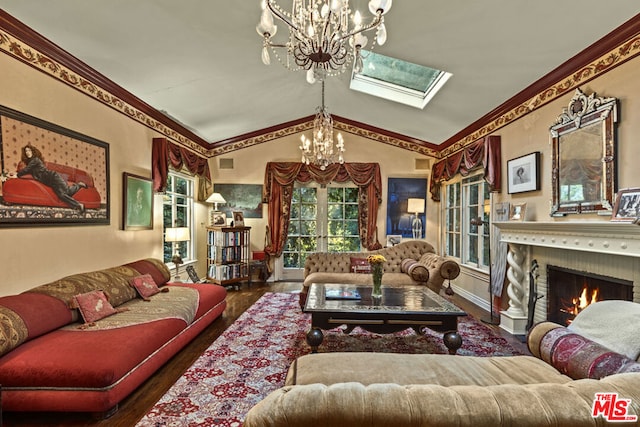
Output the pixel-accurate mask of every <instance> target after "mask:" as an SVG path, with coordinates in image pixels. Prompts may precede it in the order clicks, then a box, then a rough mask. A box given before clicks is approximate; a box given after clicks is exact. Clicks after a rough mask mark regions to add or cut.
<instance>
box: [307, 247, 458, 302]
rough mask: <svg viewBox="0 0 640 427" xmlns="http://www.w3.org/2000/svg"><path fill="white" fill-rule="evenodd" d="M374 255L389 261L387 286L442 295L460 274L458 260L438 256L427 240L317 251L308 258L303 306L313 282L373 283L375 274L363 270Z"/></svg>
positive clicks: (387, 263) (385, 267) (385, 279)
mask: <svg viewBox="0 0 640 427" xmlns="http://www.w3.org/2000/svg"><path fill="white" fill-rule="evenodd" d="M370 254H381V255H382V256H384V257H385V259H386V260H387V262H385V263H384V278H383V284H387V285H425V286H428V287H429V288H430V289H431V290H433V291H434V292H440V290H441V288H442V284H443V282H444V281H445V279H455V278H456V277H458V275H459V274H460V266H459V265H458V263H457V262H456V261H455V260H453V259H451V258H446V257H442V256H440V255H438V254H436V253H435V249H434V248H433V245H431V244H430V243H427V242H425V241H423V240H408V241H405V242H402V243H400V244H398V245H396V246H393V247H390V248H383V249H379V250H376V251H371V252H343V253H327V252H317V253H314V254H310V255H308V256H307V259H306V261H305V264H304V283H303V286H302V292H301V293H300V306H301V307H304V303H305V301H306V300H307V293H308V291H309V286H311V283H350V284H371V283H372V278H371V274H366V273H367V271H366V269H363V268H362V267H363V265H362V264H366V262H363V260H364V259H366V257H367V256H368V255H370ZM364 267H366V266H364ZM363 273H365V274H363Z"/></svg>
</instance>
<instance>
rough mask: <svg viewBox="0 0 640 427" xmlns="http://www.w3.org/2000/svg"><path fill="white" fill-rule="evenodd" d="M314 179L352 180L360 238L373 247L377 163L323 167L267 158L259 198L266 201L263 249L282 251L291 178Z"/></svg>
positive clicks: (379, 191)
mask: <svg viewBox="0 0 640 427" xmlns="http://www.w3.org/2000/svg"><path fill="white" fill-rule="evenodd" d="M296 181H298V182H302V183H306V182H310V181H315V182H317V183H319V184H328V183H330V182H332V181H333V182H346V181H352V182H353V183H354V184H356V185H357V186H358V188H359V191H358V212H359V218H358V226H359V232H360V240H361V242H362V245H363V246H364V247H366V248H367V249H370V248H373V247H374V245H375V244H376V241H377V238H376V235H375V231H376V221H377V213H378V207H379V206H380V203H382V179H381V177H380V165H379V164H378V163H345V164H342V165H340V164H332V165H329V166H327V168H326V169H325V170H321V169H320V168H319V167H318V166H314V165H306V164H303V163H293V162H269V163H267V167H266V170H265V176H264V189H263V197H262V198H263V202H264V203H268V204H269V220H268V224H269V225H268V226H269V228H268V231H267V232H268V242H269V243H268V244H267V246H266V247H265V249H264V250H265V252H266V253H267V254H269V255H270V256H272V257H279V256H280V255H282V250H283V249H284V244H285V241H286V239H287V233H288V231H289V217H290V209H291V197H292V194H293V186H294V184H295V182H296Z"/></svg>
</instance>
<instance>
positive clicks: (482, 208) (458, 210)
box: [443, 174, 490, 269]
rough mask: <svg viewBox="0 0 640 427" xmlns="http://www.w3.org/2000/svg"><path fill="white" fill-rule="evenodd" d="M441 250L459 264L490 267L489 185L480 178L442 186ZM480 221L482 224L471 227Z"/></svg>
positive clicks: (461, 180)
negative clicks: (443, 202)
mask: <svg viewBox="0 0 640 427" xmlns="http://www.w3.org/2000/svg"><path fill="white" fill-rule="evenodd" d="M445 191H446V199H445V200H446V203H445V204H444V207H443V209H444V212H443V214H444V227H443V229H444V234H445V236H444V242H445V248H444V251H445V253H446V255H449V256H452V257H456V258H459V259H460V262H461V263H462V264H468V265H472V266H474V267H479V268H482V269H488V268H489V226H488V225H489V224H488V222H489V212H490V198H489V185H488V184H487V183H486V182H485V181H484V180H483V179H482V175H480V174H479V175H474V176H470V177H466V178H461V179H459V180H458V181H455V182H451V183H450V184H448V185H446V186H445ZM474 218H479V219H480V221H483V224H477V225H474V224H472V223H471V220H472V219H474Z"/></svg>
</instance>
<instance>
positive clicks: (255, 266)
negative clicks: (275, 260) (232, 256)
mask: <svg viewBox="0 0 640 427" xmlns="http://www.w3.org/2000/svg"><path fill="white" fill-rule="evenodd" d="M253 273H257V274H258V279H259V280H260V281H261V282H264V281H265V280H267V277H268V275H269V272H268V271H267V263H266V262H264V260H253V261H250V262H249V286H251V282H252V280H253Z"/></svg>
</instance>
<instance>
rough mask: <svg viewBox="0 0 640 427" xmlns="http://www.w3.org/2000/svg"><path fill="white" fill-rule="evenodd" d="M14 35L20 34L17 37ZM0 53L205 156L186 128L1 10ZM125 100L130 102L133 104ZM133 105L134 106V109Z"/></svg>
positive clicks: (196, 139)
mask: <svg viewBox="0 0 640 427" xmlns="http://www.w3.org/2000/svg"><path fill="white" fill-rule="evenodd" d="M13 33H17V34H20V37H18V36H16V35H14V34H13ZM23 39H24V40H23ZM27 40H28V41H27ZM36 46H37V47H36ZM0 52H4V53H6V54H7V55H9V56H11V57H13V58H14V59H17V60H19V61H20V62H23V63H25V64H27V65H29V66H31V67H33V68H35V69H37V70H39V71H41V72H43V73H45V74H47V75H48V76H50V77H52V78H54V79H56V80H58V81H60V82H62V83H64V84H66V85H67V86H70V87H72V88H74V89H76V90H78V91H80V92H82V93H83V94H85V95H87V96H89V97H91V98H93V99H95V100H96V101H99V102H101V103H102V104H104V105H107V106H108V107H110V108H112V109H114V110H116V111H118V112H120V113H122V114H124V115H125V116H127V117H129V118H130V119H132V120H135V121H137V122H139V123H141V124H142V125H144V126H146V127H148V128H151V129H153V130H154V131H157V132H158V133H160V134H162V135H163V136H165V137H167V138H170V139H172V140H173V141H175V142H177V143H179V144H180V145H182V146H184V147H186V148H188V149H190V150H192V151H194V152H195V153H197V154H199V155H201V156H203V157H205V156H206V152H207V149H206V148H205V146H203V145H207V144H208V143H207V142H206V141H204V140H203V139H201V138H199V137H198V136H197V135H195V134H193V136H194V137H195V138H190V137H188V136H186V135H189V134H191V133H192V132H191V131H189V130H188V129H186V128H184V129H181V128H182V126H181V125H179V124H178V123H175V122H174V121H173V120H171V119H170V118H169V117H166V116H165V115H164V114H162V113H161V112H160V111H158V110H156V109H155V108H153V107H151V106H149V105H148V104H146V103H145V102H144V101H142V100H140V99H139V98H137V97H135V96H134V95H133V94H131V93H130V92H128V91H126V90H125V89H124V88H122V87H120V86H118V85H116V84H115V83H114V82H112V81H111V80H108V79H107V78H106V77H104V76H102V75H101V74H99V73H98V72H97V71H95V70H93V69H92V68H90V67H89V66H87V65H86V64H84V63H82V62H81V61H79V60H78V59H76V58H74V57H72V56H71V55H69V54H68V53H67V52H65V51H64V50H62V49H61V48H59V47H58V46H56V45H54V44H53V43H51V42H50V41H49V40H47V39H45V38H44V37H42V36H41V35H39V34H37V33H36V32H35V31H33V30H32V29H30V28H29V27H27V26H25V25H24V24H22V23H21V22H19V21H17V20H16V19H15V18H13V17H12V16H11V15H8V14H7V13H6V12H4V11H2V10H0ZM44 52H47V53H44ZM96 82H103V83H105V84H104V85H103V84H99V83H96ZM105 86H106V87H105ZM124 99H130V100H131V101H132V102H131V103H130V102H127V101H124ZM134 102H135V104H137V105H133V103H134ZM174 123H175V126H174ZM169 124H171V126H169Z"/></svg>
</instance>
